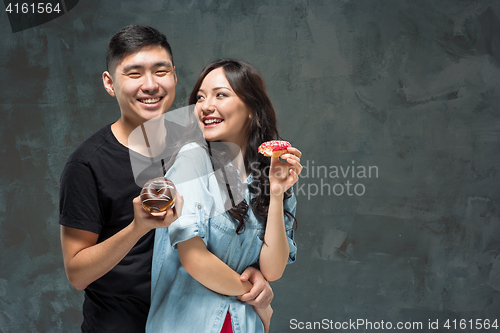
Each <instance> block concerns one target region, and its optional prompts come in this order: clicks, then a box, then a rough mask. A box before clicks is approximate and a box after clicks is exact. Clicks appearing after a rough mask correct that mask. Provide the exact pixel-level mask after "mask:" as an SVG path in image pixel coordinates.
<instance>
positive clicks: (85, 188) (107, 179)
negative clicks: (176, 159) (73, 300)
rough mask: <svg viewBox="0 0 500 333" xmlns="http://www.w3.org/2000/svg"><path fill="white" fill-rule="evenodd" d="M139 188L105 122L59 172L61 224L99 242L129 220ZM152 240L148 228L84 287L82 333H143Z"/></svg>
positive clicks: (125, 152) (127, 157) (126, 156)
mask: <svg viewBox="0 0 500 333" xmlns="http://www.w3.org/2000/svg"><path fill="white" fill-rule="evenodd" d="M145 163H148V160H147V159H146V160H145ZM157 169H158V170H157V171H158V174H156V175H152V176H151V178H153V176H155V177H156V176H159V175H160V174H161V169H159V168H157ZM140 191H141V188H140V187H139V186H138V185H137V184H136V182H135V180H134V175H133V172H132V167H131V162H130V155H129V150H128V149H127V148H126V147H125V146H123V145H122V144H120V143H119V142H118V140H117V139H116V138H115V136H114V135H113V133H112V131H111V125H107V126H105V127H104V128H102V129H101V130H99V131H98V132H97V133H95V134H94V135H92V136H91V137H90V138H88V139H87V140H86V141H84V142H83V143H82V144H81V145H80V146H79V147H78V148H77V149H76V150H75V151H74V152H73V154H71V156H70V157H69V159H68V161H67V164H66V166H65V168H64V171H63V173H62V176H61V188H60V218H59V223H60V224H61V225H63V226H67V227H71V228H76V229H81V230H86V231H90V232H94V233H96V234H99V238H98V242H102V241H104V240H105V239H107V238H109V237H111V236H113V235H114V234H115V233H117V232H118V231H120V230H121V229H123V228H124V227H126V226H127V225H129V224H130V222H132V220H133V219H134V211H133V204H132V200H133V199H134V198H135V197H136V196H138V195H139V193H140ZM153 242H154V231H151V232H149V233H147V234H146V235H145V236H144V237H142V238H141V239H140V240H139V241H138V242H137V244H136V245H135V246H134V247H133V248H132V250H131V251H130V252H129V253H128V254H127V255H126V256H125V258H124V259H123V260H122V261H121V262H120V263H119V264H118V265H117V266H116V267H114V268H113V269H112V270H111V271H110V272H108V273H107V274H105V275H104V276H103V277H101V278H99V279H98V280H96V281H95V282H93V283H91V284H90V285H89V286H88V287H87V288H86V289H85V301H84V304H83V316H84V321H83V324H82V331H83V332H92V333H94V332H100V333H102V332H120V333H126V332H130V333H137V332H144V328H145V324H146V319H147V314H148V310H149V305H150V293H151V260H152V253H153Z"/></svg>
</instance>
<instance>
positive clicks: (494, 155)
mask: <svg viewBox="0 0 500 333" xmlns="http://www.w3.org/2000/svg"><path fill="white" fill-rule="evenodd" d="M0 16H1V19H0V38H1V42H0V43H1V47H0V66H1V74H0V87H1V88H0V101H1V102H0V110H1V114H0V117H1V121H0V168H1V170H0V331H1V332H76V331H77V330H78V327H79V323H80V320H81V314H80V312H81V301H82V294H81V293H80V292H77V291H75V290H73V289H72V288H71V287H70V285H69V284H68V283H67V281H66V278H65V275H64V271H63V267H62V257H61V252H60V244H59V226H58V222H57V219H58V182H59V176H60V173H61V170H62V168H63V165H64V163H65V160H66V158H67V157H68V155H69V154H70V153H71V152H72V150H73V149H75V148H76V146H77V145H78V144H79V143H80V142H81V141H82V140H83V139H85V138H86V137H88V136H89V135H91V134H92V133H93V132H95V131H96V130H97V129H99V128H100V127H102V126H103V125H104V124H106V123H109V122H112V121H114V120H116V119H117V118H118V117H119V110H118V107H117V104H116V102H115V100H114V99H112V98H111V97H109V96H108V95H107V94H106V92H105V91H104V89H103V87H102V84H101V79H100V75H101V73H102V71H103V70H104V67H105V64H104V54H105V49H106V44H107V41H108V40H109V38H110V37H111V36H112V35H113V34H114V32H116V31H117V30H118V29H119V28H121V27H122V26H125V25H127V24H131V23H138V24H149V25H152V26H155V27H157V28H158V29H160V30H161V31H163V32H164V33H165V34H166V35H167V36H168V38H169V41H170V42H171V45H172V47H173V50H174V59H175V62H176V67H177V73H178V76H179V83H178V95H177V99H176V103H175V105H174V107H180V106H183V105H184V104H185V102H186V99H187V94H188V93H189V92H190V89H191V86H192V85H193V84H194V81H195V79H196V77H197V75H198V73H199V71H200V70H201V68H202V67H203V66H204V65H205V64H206V63H207V62H209V61H210V60H213V59H215V58H218V57H237V58H242V59H246V60H248V61H250V62H252V63H253V64H254V65H256V66H257V67H258V68H259V69H260V70H261V71H262V72H263V74H264V76H265V78H266V80H267V83H268V89H269V93H270V95H271V97H272V99H273V101H274V103H275V106H276V109H277V112H278V117H279V122H280V129H281V131H282V135H283V137H284V138H286V139H288V140H290V141H291V142H292V143H293V144H294V145H295V146H297V147H299V148H300V149H301V150H302V151H303V152H304V156H303V162H304V164H306V165H308V166H309V167H308V169H306V170H304V173H303V176H304V177H303V178H301V179H300V181H299V184H298V185H297V187H296V191H297V193H298V200H299V206H298V219H299V221H300V224H299V229H298V231H297V235H296V237H297V242H298V246H299V251H300V252H299V255H298V261H297V263H295V264H294V265H291V266H289V267H288V269H287V271H286V272H285V276H284V277H283V278H282V279H281V280H280V281H278V282H276V283H273V288H274V291H275V294H276V297H275V301H274V302H273V305H274V309H275V316H274V319H273V324H272V328H273V330H274V332H291V331H294V330H292V329H291V328H290V324H289V322H290V320H291V319H294V318H295V319H297V320H299V321H304V322H306V321H320V320H322V319H324V318H327V319H330V320H333V321H338V322H341V321H348V320H349V319H351V320H356V319H368V320H371V321H372V322H380V321H382V320H384V322H387V321H391V322H392V323H393V324H394V325H395V323H396V322H398V321H402V322H406V321H420V322H422V323H423V324H424V328H427V325H428V321H429V320H431V321H435V320H436V319H439V320H440V322H439V324H440V329H441V330H443V331H454V330H453V329H452V330H445V329H444V328H443V327H442V325H443V323H444V320H446V319H448V318H450V319H466V320H470V319H472V320H474V321H475V320H476V319H495V318H497V317H500V252H499V251H500V223H499V216H500V204H499V195H500V191H499V185H500V182H499V177H500V150H499V148H500V147H499V140H500V106H499V105H500V19H499V17H500V3H499V2H498V1H493V0H492V1H450V0H446V1H410V0H408V1H383V0H370V1H368V0H367V1H348V0H343V1H326V0H324V1H321V0H318V1H298V0H296V1H285V0H272V1H258V0H251V1H236V0H233V1H201V0H200V1H197V0H191V1H181V0H176V1H145V0H142V1H138V0H133V1H132V0H128V1H119V2H112V1H106V2H104V1H96V0H89V1H84V0H82V1H80V2H79V3H78V5H77V6H76V7H75V8H73V9H72V10H71V11H70V12H69V13H68V14H66V15H63V16H61V17H59V18H57V19H55V20H53V21H51V22H48V23H46V24H43V25H40V26H38V27H35V28H32V29H28V30H24V31H21V32H17V33H15V34H14V33H12V30H11V28H10V25H9V21H8V19H7V15H6V13H5V12H2V13H1V14H0ZM307 163H308V164H307ZM313 166H314V167H313ZM370 166H371V167H372V169H371V170H372V174H371V177H369V174H368V172H367V173H366V174H363V173H362V171H363V168H366V170H368V167H370ZM317 167H319V170H318V168H317ZM347 167H349V168H350V169H349V172H348V173H347V174H345V175H343V174H342V170H344V172H345V171H346V169H347ZM353 167H354V169H355V171H356V172H355V173H354V175H353V174H352V173H351V171H352V168H353ZM325 170H327V171H328V173H327V174H325V173H324V171H325ZM313 171H314V172H315V173H314V176H313ZM318 171H320V174H319V175H318ZM336 171H338V172H337V173H336ZM375 171H377V172H378V173H375ZM306 176H307V177H306ZM363 176H366V177H365V178H363ZM347 182H349V184H351V185H346V184H347ZM356 185H357V187H354V186H356ZM342 187H343V188H344V193H343V194H342V195H337V194H340V190H341V189H342ZM321 190H323V193H321ZM332 190H333V191H334V193H332V192H331V191H332ZM348 190H349V193H348V192H347V191H348ZM354 190H356V191H357V194H356V193H354ZM328 191H330V193H328ZM316 192H317V193H316ZM358 194H362V195H358ZM499 324H500V323H499ZM467 325H469V322H467ZM468 327H469V326H468ZM452 328H453V327H452ZM309 331H310V332H312V331H314V330H309ZM316 331H319V330H316ZM351 331H359V332H363V331H369V330H366V329H365V328H358V329H356V330H351Z"/></svg>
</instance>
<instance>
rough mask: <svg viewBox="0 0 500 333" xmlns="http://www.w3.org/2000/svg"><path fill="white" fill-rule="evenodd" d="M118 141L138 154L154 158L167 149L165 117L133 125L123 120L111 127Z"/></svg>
mask: <svg viewBox="0 0 500 333" xmlns="http://www.w3.org/2000/svg"><path fill="white" fill-rule="evenodd" d="M111 131H112V132H113V135H114V136H115V138H116V140H118V142H120V143H121V144H122V145H124V146H125V147H127V148H129V149H131V150H134V151H136V152H137V153H139V154H141V155H144V156H148V157H154V156H157V155H159V154H160V153H161V152H162V151H163V150H164V149H165V144H166V142H165V139H166V134H167V129H166V127H165V125H164V119H163V117H158V118H155V119H153V120H149V121H147V122H145V123H143V124H137V125H132V124H129V123H128V122H127V121H124V120H123V119H122V118H120V119H118V120H117V121H116V122H115V123H113V124H112V125H111Z"/></svg>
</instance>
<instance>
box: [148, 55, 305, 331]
mask: <svg viewBox="0 0 500 333" xmlns="http://www.w3.org/2000/svg"><path fill="white" fill-rule="evenodd" d="M190 104H195V110H194V114H195V117H196V119H197V122H198V125H199V126H200V127H201V129H202V132H203V136H204V139H205V140H206V144H205V145H204V144H203V143H196V142H192V143H189V144H187V145H184V146H183V147H182V149H180V151H179V153H178V155H177V157H176V159H175V162H174V164H173V166H172V167H171V168H170V169H169V171H168V172H167V175H166V176H167V178H170V179H171V180H173V182H174V183H175V184H176V186H177V189H178V191H179V193H182V194H183V197H184V206H183V209H182V216H181V217H180V218H179V220H178V221H176V222H175V223H173V224H172V225H171V226H170V227H169V228H168V230H165V229H162V230H157V231H156V239H155V249H154V254H153V271H152V300H151V309H150V314H149V318H148V325H147V330H148V331H149V332H155V333H156V332H216V333H218V332H221V329H222V330H223V331H224V330H226V329H229V332H231V330H232V331H233V332H265V331H268V329H269V327H264V325H263V324H262V321H261V320H260V319H259V316H262V317H264V316H266V314H268V311H270V309H254V308H253V307H252V306H250V305H248V304H246V303H243V302H240V301H239V300H238V299H237V298H236V297H232V296H239V295H242V294H244V293H246V292H248V291H249V290H250V288H251V284H250V283H249V282H248V281H244V282H242V281H241V280H240V278H239V274H241V272H242V271H243V270H244V269H245V268H246V267H248V266H250V265H252V264H255V263H258V265H259V269H260V271H261V272H262V274H263V275H264V277H265V278H266V279H267V280H268V281H274V280H277V279H279V278H280V277H281V275H282V274H283V271H284V269H285V266H286V264H287V263H289V262H293V261H294V260H295V252H296V247H295V242H294V240H293V224H294V221H295V218H294V214H295V204H296V201H295V197H294V195H293V193H292V191H291V187H292V186H293V184H294V183H295V182H296V181H297V179H298V174H299V173H300V171H301V170H302V166H301V165H300V156H301V152H300V151H299V150H298V149H296V148H293V147H291V148H288V153H285V154H284V155H282V156H281V159H282V160H283V161H280V159H278V158H276V157H274V158H268V157H264V156H262V155H260V154H258V152H257V148H258V146H259V145H260V144H261V143H262V142H265V141H269V140H276V139H279V135H278V130H277V126H276V116H275V113H274V109H273V106H272V104H271V102H270V100H269V98H268V96H267V93H266V90H265V84H264V80H263V79H262V76H261V74H260V73H259V72H258V71H257V70H256V69H255V68H254V67H252V66H251V65H249V64H248V63H246V62H242V61H238V60H232V59H223V60H219V61H216V62H213V63H211V64H209V65H207V66H206V67H205V69H204V70H203V71H202V73H201V75H200V77H199V79H198V81H197V83H196V85H195V87H194V88H193V91H192V93H191V97H190ZM221 142H222V143H223V144H220V143H221ZM221 146H222V149H216V148H220V147H221ZM234 147H236V148H237V149H234ZM240 151H241V153H240ZM237 156H240V157H242V158H243V161H244V166H243V167H242V168H238V165H236V164H237V163H236V162H235V160H237V158H235V157H237ZM240 179H241V181H239V180H240ZM245 186H248V189H249V190H248V191H246V192H245V191H242V189H244V188H245ZM177 251H178V252H177ZM165 258H169V259H165ZM164 262H165V263H168V265H167V264H165V265H163V263H164ZM173 262H174V263H175V264H171V263H173ZM223 325H224V327H223Z"/></svg>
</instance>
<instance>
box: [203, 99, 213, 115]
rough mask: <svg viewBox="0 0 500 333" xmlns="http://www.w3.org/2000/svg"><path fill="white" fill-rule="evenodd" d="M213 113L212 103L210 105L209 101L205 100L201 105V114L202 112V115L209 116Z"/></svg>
mask: <svg viewBox="0 0 500 333" xmlns="http://www.w3.org/2000/svg"><path fill="white" fill-rule="evenodd" d="M214 111H215V105H214V103H212V102H211V100H210V99H208V98H207V99H205V100H204V101H203V102H202V105H201V112H203V114H210V113H213V112H214Z"/></svg>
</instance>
